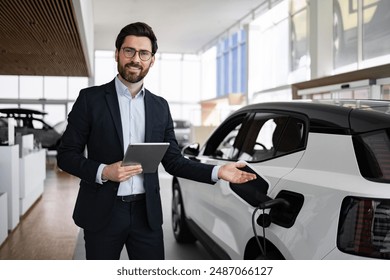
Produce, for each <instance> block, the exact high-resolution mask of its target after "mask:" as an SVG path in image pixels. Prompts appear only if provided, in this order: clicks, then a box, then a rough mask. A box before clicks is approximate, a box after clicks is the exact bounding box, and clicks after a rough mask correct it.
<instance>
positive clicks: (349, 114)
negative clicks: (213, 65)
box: [233, 100, 390, 134]
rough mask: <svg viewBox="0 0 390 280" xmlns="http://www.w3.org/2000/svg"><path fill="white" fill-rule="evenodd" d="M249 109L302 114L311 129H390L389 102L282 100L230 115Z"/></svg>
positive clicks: (338, 131)
mask: <svg viewBox="0 0 390 280" xmlns="http://www.w3.org/2000/svg"><path fill="white" fill-rule="evenodd" d="M248 111H249V112H250V111H264V112H274V113H277V112H281V113H282V112H288V113H293V114H300V115H305V116H306V117H307V118H308V119H309V122H310V131H311V132H322V133H335V134H356V133H363V132H369V131H374V130H379V129H386V128H390V101H385V100H338V101H334V100H333V101H331V100H329V101H285V102H264V103H257V104H251V105H247V106H245V107H242V108H241V109H239V110H237V111H236V112H235V113H234V114H233V115H237V114H241V113H243V112H248Z"/></svg>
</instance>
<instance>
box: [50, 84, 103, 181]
mask: <svg viewBox="0 0 390 280" xmlns="http://www.w3.org/2000/svg"><path fill="white" fill-rule="evenodd" d="M90 126H91V124H90V120H89V118H88V106H87V100H86V94H85V92H84V91H83V90H82V91H81V92H80V95H79V97H78V98H77V100H76V102H75V104H74V105H73V108H72V111H71V112H70V113H69V116H68V125H67V128H66V130H65V132H64V134H63V136H62V138H61V144H60V146H59V148H58V153H57V163H58V166H59V167H60V168H61V169H62V170H64V171H66V172H68V173H70V174H72V175H74V176H77V177H79V178H80V179H82V180H85V181H87V182H90V183H94V182H95V179H96V173H97V170H98V167H99V165H100V163H98V162H96V161H93V160H91V159H88V158H87V157H86V151H85V148H86V144H87V142H88V140H89V136H90V133H89V132H90Z"/></svg>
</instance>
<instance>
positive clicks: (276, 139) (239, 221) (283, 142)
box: [208, 112, 307, 258]
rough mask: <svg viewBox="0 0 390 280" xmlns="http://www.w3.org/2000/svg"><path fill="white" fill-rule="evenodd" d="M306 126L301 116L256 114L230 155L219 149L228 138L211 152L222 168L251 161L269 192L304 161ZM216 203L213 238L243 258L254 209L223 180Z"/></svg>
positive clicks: (216, 190)
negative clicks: (241, 161) (233, 163)
mask: <svg viewBox="0 0 390 280" xmlns="http://www.w3.org/2000/svg"><path fill="white" fill-rule="evenodd" d="M228 123H229V121H228V122H227V123H226V124H225V125H228ZM306 127H307V125H306V124H305V121H304V118H303V117H301V116H299V117H297V116H292V115H290V114H288V113H279V112H278V113H272V112H253V113H251V114H250V115H248V116H247V117H246V118H245V119H244V120H243V122H242V124H241V126H240V129H239V130H238V133H237V135H236V136H235V139H234V142H233V143H232V147H231V148H230V149H228V150H227V151H228V153H227V152H226V151H224V152H222V153H221V152H220V150H221V149H219V148H220V147H221V146H222V147H223V146H224V145H223V144H222V143H223V142H226V140H227V139H223V140H222V142H221V145H219V146H218V148H217V151H215V152H211V151H208V152H209V153H210V156H212V157H213V158H214V159H215V160H217V161H218V164H221V165H222V164H225V163H226V162H227V161H238V160H245V161H247V162H248V163H249V164H250V165H251V166H252V167H254V169H255V171H256V172H258V173H259V174H262V175H263V176H265V178H266V179H268V181H269V182H270V186H269V190H268V193H269V192H270V191H271V189H272V187H273V186H274V185H276V184H277V183H278V181H279V180H280V179H281V178H282V177H283V176H285V175H286V174H288V173H289V172H291V170H293V169H294V167H295V166H296V165H297V163H298V162H299V160H300V159H301V157H302V155H303V153H304V146H305V135H306ZM230 141H231V140H230ZM214 146H215V145H214ZM221 155H222V156H221ZM225 155H227V157H226V158H224V156H225ZM243 187H245V185H244V186H243ZM213 203H214V207H215V209H216V210H215V211H214V222H213V228H210V234H211V236H212V237H213V239H214V240H216V241H217V242H218V244H219V245H220V246H221V247H223V248H224V249H225V250H226V251H227V252H228V254H229V255H230V256H231V257H232V258H242V256H243V250H244V249H245V246H246V242H247V241H248V240H249V239H250V238H251V237H252V236H253V231H252V227H251V214H252V212H253V209H254V207H253V206H252V205H250V203H249V202H248V201H246V200H245V198H242V197H240V195H238V194H237V193H236V192H235V191H233V189H232V188H231V186H230V184H229V183H228V182H225V181H222V180H221V181H219V182H218V184H216V186H215V188H214V202H213Z"/></svg>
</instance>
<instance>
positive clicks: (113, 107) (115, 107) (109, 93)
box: [106, 80, 123, 151]
mask: <svg viewBox="0 0 390 280" xmlns="http://www.w3.org/2000/svg"><path fill="white" fill-rule="evenodd" d="M106 101H107V104H108V109H109V110H110V112H111V117H112V119H113V121H114V126H115V129H116V132H117V136H118V137H119V140H120V142H121V149H122V151H123V131H122V121H121V114H120V109H119V103H118V96H117V93H116V89H115V80H113V81H112V82H111V83H109V84H107V88H106Z"/></svg>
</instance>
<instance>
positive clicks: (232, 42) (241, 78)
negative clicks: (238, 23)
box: [217, 30, 247, 97]
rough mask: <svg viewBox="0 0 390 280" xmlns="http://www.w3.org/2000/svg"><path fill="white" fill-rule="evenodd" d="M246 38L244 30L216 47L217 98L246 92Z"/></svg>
mask: <svg viewBox="0 0 390 280" xmlns="http://www.w3.org/2000/svg"><path fill="white" fill-rule="evenodd" d="M246 68H247V38H246V32H245V30H240V31H238V32H236V33H234V34H233V35H232V36H230V37H229V38H225V39H224V40H222V41H221V42H220V43H219V44H218V46H217V96H219V97H220V96H227V95H228V94H229V93H246V91H247V70H246Z"/></svg>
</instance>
